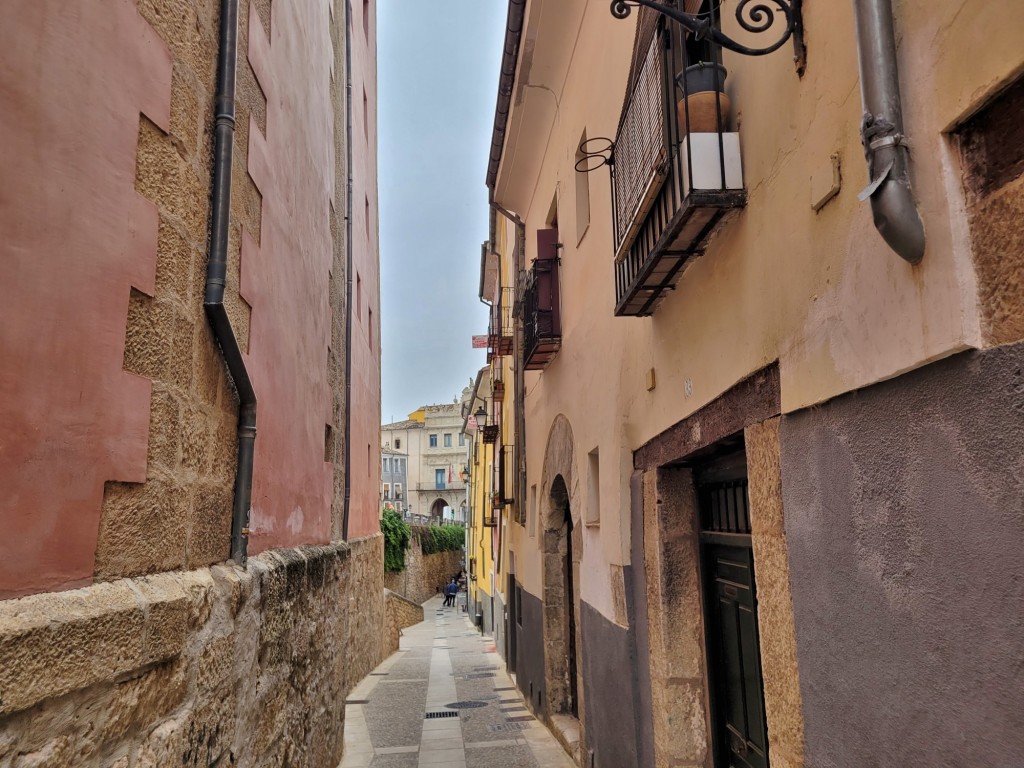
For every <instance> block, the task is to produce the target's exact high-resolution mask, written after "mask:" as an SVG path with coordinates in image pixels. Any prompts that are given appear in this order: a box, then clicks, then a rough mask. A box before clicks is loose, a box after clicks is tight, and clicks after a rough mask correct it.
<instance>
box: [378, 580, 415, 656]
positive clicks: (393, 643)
mask: <svg viewBox="0 0 1024 768" xmlns="http://www.w3.org/2000/svg"><path fill="white" fill-rule="evenodd" d="M384 610H385V616H384V620H385V623H384V652H385V653H394V652H395V651H397V650H398V638H399V637H401V635H402V630H403V629H405V628H406V627H411V626H412V625H413V624H419V623H420V622H421V621H423V606H421V605H417V604H416V603H414V602H413V601H412V600H407V599H406V598H404V597H402V596H401V595H399V594H396V593H394V592H392V591H391V590H390V589H385V590H384Z"/></svg>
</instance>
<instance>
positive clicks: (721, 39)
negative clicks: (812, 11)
mask: <svg viewBox="0 0 1024 768" xmlns="http://www.w3.org/2000/svg"><path fill="white" fill-rule="evenodd" d="M641 5H642V6H645V7H647V8H651V9H653V10H655V11H657V12H658V13H660V14H662V15H663V16H666V17H668V18H670V19H672V20H673V21H675V22H676V23H678V24H679V25H680V26H682V27H684V28H685V29H688V30H689V31H690V32H692V33H693V35H694V37H696V38H697V39H698V40H700V39H703V38H708V39H710V40H712V41H713V42H714V43H715V44H717V45H720V46H721V47H722V48H726V49H728V50H730V51H734V52H735V53H740V54H743V55H744V56H764V55H766V54H769V53H773V52H774V51H777V50H779V48H781V47H782V46H783V45H785V44H786V41H787V40H789V39H790V38H793V40H794V43H795V45H796V54H795V56H794V57H793V58H794V60H795V61H796V65H797V72H798V74H801V75H802V74H803V65H804V61H805V58H806V56H805V52H804V44H803V13H802V6H803V0H739V2H738V3H737V5H736V20H737V21H738V22H739V24H740V26H741V27H742V28H743V29H745V30H746V31H747V32H753V33H762V32H767V31H769V30H771V29H772V28H773V27H775V19H776V14H781V15H782V17H783V19H784V20H785V22H786V26H785V29H784V30H782V34H781V36H780V37H779V38H778V39H777V40H775V41H774V42H773V43H772V44H771V45H768V46H765V47H763V48H751V47H750V46H746V45H743V44H742V43H740V42H737V41H736V40H733V39H732V38H731V37H729V36H728V35H725V34H723V33H722V32H720V31H719V30H718V29H716V28H715V27H714V25H712V23H711V21H710V19H702V18H701V17H700V16H696V15H694V14H692V13H686V12H685V11H681V10H679V8H678V7H676V5H675V4H674V3H672V2H671V0H612V4H611V12H612V16H614V17H615V18H617V19H625V18H626V17H628V16H629V15H630V14H631V13H632V12H633V7H634V6H641Z"/></svg>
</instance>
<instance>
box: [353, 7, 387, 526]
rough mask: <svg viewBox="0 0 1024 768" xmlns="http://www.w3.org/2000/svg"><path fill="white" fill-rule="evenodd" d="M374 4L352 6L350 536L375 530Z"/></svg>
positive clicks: (377, 272) (377, 290) (377, 507)
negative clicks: (357, 294)
mask: <svg viewBox="0 0 1024 768" xmlns="http://www.w3.org/2000/svg"><path fill="white" fill-rule="evenodd" d="M376 6H377V3H376V0H370V2H367V3H363V2H359V0H352V26H353V28H352V111H353V115H352V122H353V126H352V128H353V130H352V165H353V168H352V171H353V177H352V197H353V204H352V208H353V217H352V218H353V233H352V241H353V263H354V269H355V272H356V274H357V275H358V276H359V280H360V283H361V285H362V294H363V302H362V307H361V308H357V309H358V312H359V316H358V317H357V318H355V322H353V324H352V444H351V450H352V502H351V509H350V513H349V537H350V538H354V537H357V536H362V535H365V534H368V533H372V532H373V531H376V530H379V529H380V522H379V520H380V341H381V340H380V309H381V307H380V261H379V257H378V253H379V251H378V238H377V231H378V230H377V43H376V40H377V13H376ZM364 10H365V11H367V12H368V13H369V18H367V19H364V18H363V12H364ZM364 30H365V31H364ZM364 93H365V94H366V102H365V109H364V102H363V94H364ZM367 201H369V207H368V209H367ZM367 214H368V215H367ZM367 224H369V226H367ZM353 279H355V278H354V277H353ZM353 304H355V302H354V301H353ZM371 312H372V315H371V314H370V313H371ZM368 446H369V450H367V447H368Z"/></svg>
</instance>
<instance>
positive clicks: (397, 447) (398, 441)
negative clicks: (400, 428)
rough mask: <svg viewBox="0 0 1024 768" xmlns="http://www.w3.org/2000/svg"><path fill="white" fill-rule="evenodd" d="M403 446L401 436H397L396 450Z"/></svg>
mask: <svg viewBox="0 0 1024 768" xmlns="http://www.w3.org/2000/svg"><path fill="white" fill-rule="evenodd" d="M401 447H402V440H401V438H398V437H396V438H395V450H396V451H397V450H398V449H399V448H401Z"/></svg>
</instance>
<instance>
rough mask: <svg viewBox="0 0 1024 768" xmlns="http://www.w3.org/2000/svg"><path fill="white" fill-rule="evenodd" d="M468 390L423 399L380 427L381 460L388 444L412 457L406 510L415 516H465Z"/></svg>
mask: <svg viewBox="0 0 1024 768" xmlns="http://www.w3.org/2000/svg"><path fill="white" fill-rule="evenodd" d="M469 396H470V390H469V388H467V389H465V390H463V392H462V398H461V400H460V401H459V402H455V403H450V404H447V403H446V404H440V405H425V406H423V407H421V408H419V409H418V410H416V411H413V412H412V413H411V414H409V418H408V419H406V420H405V421H398V422H394V423H392V424H384V425H383V426H382V427H381V428H380V442H381V445H382V446H383V447H384V448H382V451H381V458H382V460H383V459H384V457H385V456H386V455H387V454H385V452H384V450H385V449H387V450H392V451H396V452H402V453H404V454H405V455H406V458H407V459H408V466H407V468H406V481H407V484H406V485H404V486H403V488H405V493H406V495H407V500H408V502H407V505H406V508H405V510H404V511H405V513H406V517H408V518H410V519H411V520H413V521H414V522H420V523H426V522H432V523H439V524H440V523H453V522H455V523H465V522H466V519H467V508H468V504H469V500H468V498H467V495H466V482H465V480H464V478H463V474H464V473H465V472H468V466H467V457H468V455H469V447H468V444H467V439H466V434H465V432H463V402H465V401H466V400H467V399H468V398H469ZM382 466H383V465H382ZM382 491H383V486H382Z"/></svg>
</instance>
